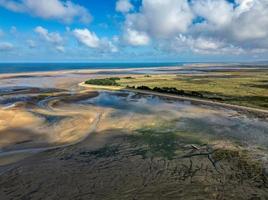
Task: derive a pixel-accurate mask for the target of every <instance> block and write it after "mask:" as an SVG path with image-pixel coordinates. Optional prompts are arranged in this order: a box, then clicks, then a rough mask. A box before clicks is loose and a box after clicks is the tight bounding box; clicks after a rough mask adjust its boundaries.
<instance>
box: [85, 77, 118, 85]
mask: <svg viewBox="0 0 268 200" xmlns="http://www.w3.org/2000/svg"><path fill="white" fill-rule="evenodd" d="M118 80H120V78H117V77H112V78H104V79H90V80H88V81H86V82H85V83H86V84H90V85H103V86H119V84H118V83H117V81H118Z"/></svg>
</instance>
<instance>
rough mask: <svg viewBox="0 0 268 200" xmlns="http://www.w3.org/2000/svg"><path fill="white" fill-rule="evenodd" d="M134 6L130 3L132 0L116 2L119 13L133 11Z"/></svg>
mask: <svg viewBox="0 0 268 200" xmlns="http://www.w3.org/2000/svg"><path fill="white" fill-rule="evenodd" d="M133 8H134V6H133V5H132V4H131V3H130V0H118V1H117V2H116V7H115V10H116V11H117V12H122V13H127V12H129V11H131V10H132V9H133Z"/></svg>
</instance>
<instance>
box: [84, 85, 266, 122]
mask: <svg viewBox="0 0 268 200" xmlns="http://www.w3.org/2000/svg"><path fill="white" fill-rule="evenodd" d="M79 86H80V87H86V88H91V89H100V90H101V89H102V90H113V91H128V92H136V93H140V94H147V95H154V96H161V97H167V98H172V99H177V100H182V101H190V102H193V103H199V104H203V105H208V106H220V107H223V108H227V109H232V110H235V111H242V112H250V113H251V114H257V116H258V117H260V114H262V115H264V116H263V117H265V118H267V117H268V110H264V109H259V108H253V107H246V106H240V105H235V104H228V103H222V102H216V101H210V100H206V99H198V98H194V97H185V96H178V95H172V94H165V93H159V92H153V91H145V90H139V89H128V88H124V87H120V86H98V85H89V84H85V83H84V82H82V83H79Z"/></svg>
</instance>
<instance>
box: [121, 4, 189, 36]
mask: <svg viewBox="0 0 268 200" xmlns="http://www.w3.org/2000/svg"><path fill="white" fill-rule="evenodd" d="M192 20H193V14H192V12H191V10H190V7H189V4H188V2H187V0H165V1H162V0H143V1H142V6H141V8H140V11H139V12H138V13H132V14H128V15H127V16H126V22H125V27H126V28H125V30H126V34H128V33H129V31H128V30H135V31H137V32H146V33H147V34H148V35H150V36H153V37H159V38H167V37H170V36H173V35H174V34H177V33H178V32H185V31H187V29H188V26H190V25H191V22H192ZM130 33H131V32H130Z"/></svg>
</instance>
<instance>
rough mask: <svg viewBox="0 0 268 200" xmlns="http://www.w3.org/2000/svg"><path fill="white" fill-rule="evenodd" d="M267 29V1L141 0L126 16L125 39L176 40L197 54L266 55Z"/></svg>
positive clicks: (135, 41)
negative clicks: (251, 53) (136, 7)
mask: <svg viewBox="0 0 268 200" xmlns="http://www.w3.org/2000/svg"><path fill="white" fill-rule="evenodd" d="M267 27H268V2H267V0H234V1H227V0H191V1H188V0H165V1H162V0H142V4H141V6H140V8H139V9H138V11H137V12H134V13H130V14H126V15H125V22H124V27H123V38H124V40H125V41H126V42H127V43H129V44H131V45H134V46H138V45H148V44H149V41H153V42H152V44H155V43H165V44H170V46H173V47H174V41H176V42H175V44H176V45H177V46H178V47H177V48H180V47H181V48H182V49H185V50H188V49H191V50H192V51H195V52H220V51H222V52H223V53H227V52H231V51H233V53H237V52H239V53H243V52H246V51H248V52H249V51H250V52H264V50H265V49H267V50H268V28H267ZM178 38H179V39H178ZM178 41H179V42H178Z"/></svg>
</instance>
